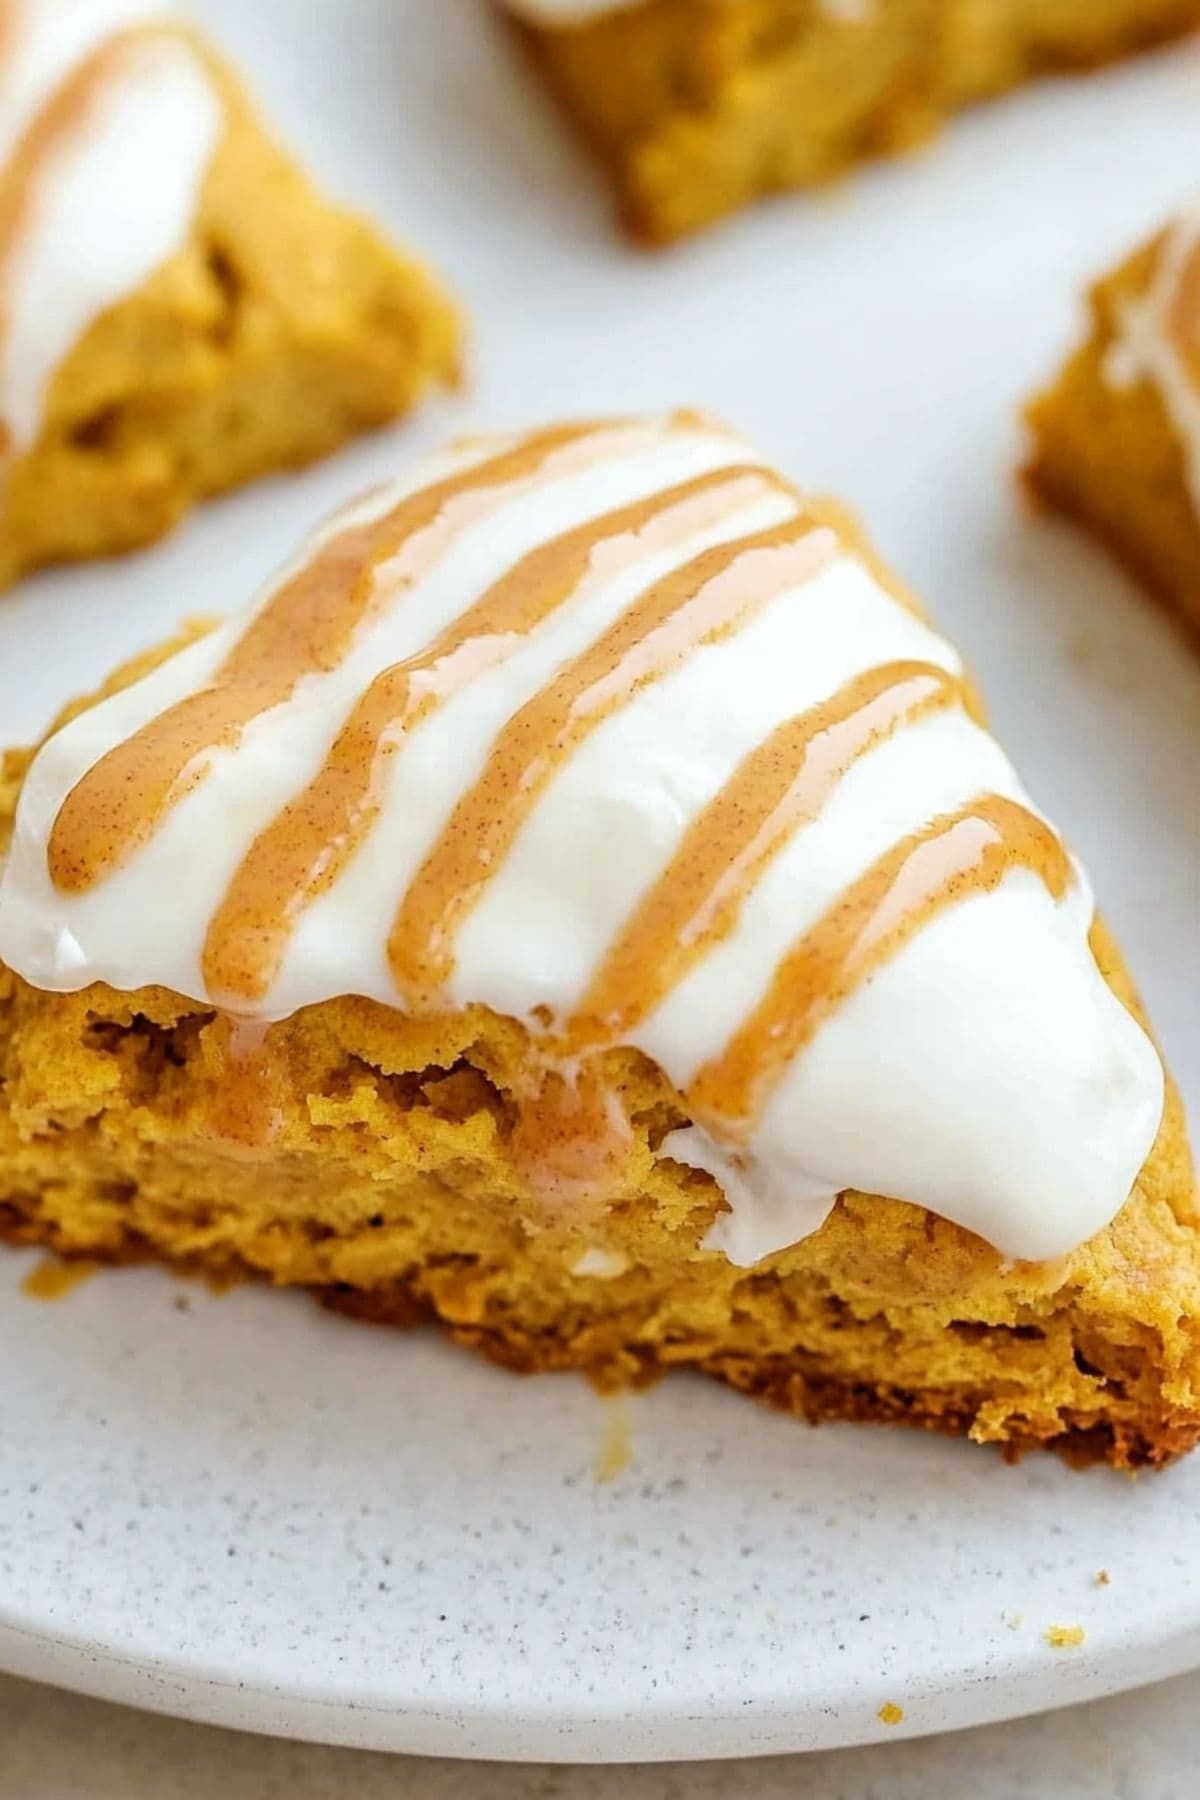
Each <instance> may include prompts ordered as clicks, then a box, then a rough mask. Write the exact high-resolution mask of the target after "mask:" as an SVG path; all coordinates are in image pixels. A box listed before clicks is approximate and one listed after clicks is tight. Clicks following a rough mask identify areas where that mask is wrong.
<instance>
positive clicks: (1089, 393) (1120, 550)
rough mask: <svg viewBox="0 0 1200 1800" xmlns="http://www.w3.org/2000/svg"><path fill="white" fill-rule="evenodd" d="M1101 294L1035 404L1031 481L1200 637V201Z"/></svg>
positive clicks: (1108, 280)
mask: <svg viewBox="0 0 1200 1800" xmlns="http://www.w3.org/2000/svg"><path fill="white" fill-rule="evenodd" d="M1090 298H1091V330H1090V332H1089V335H1088V337H1087V340H1086V342H1084V343H1083V344H1082V345H1081V346H1080V347H1079V349H1078V350H1076V351H1075V353H1074V354H1073V355H1072V356H1071V357H1070V359H1069V360H1068V362H1067V363H1066V365H1065V367H1064V368H1063V369H1062V371H1061V373H1060V375H1059V376H1058V379H1057V381H1056V382H1055V384H1054V386H1053V387H1051V388H1050V389H1048V390H1047V391H1046V392H1045V393H1044V394H1040V395H1039V396H1038V397H1037V398H1036V399H1035V400H1034V401H1033V403H1032V404H1031V405H1030V407H1029V409H1028V414H1027V418H1028V422H1029V425H1030V427H1031V429H1032V432H1033V440H1034V442H1033V455H1032V457H1031V460H1030V463H1029V467H1028V469H1027V471H1026V474H1027V476H1028V479H1029V482H1030V485H1031V486H1032V488H1033V490H1034V491H1035V493H1037V494H1038V495H1040V496H1041V497H1042V498H1043V499H1044V500H1046V501H1047V502H1049V503H1050V504H1051V505H1053V506H1057V507H1060V508H1061V509H1062V510H1063V511H1064V512H1066V513H1069V514H1071V515H1072V516H1074V517H1075V518H1077V519H1079V520H1080V521H1081V522H1082V523H1083V524H1085V525H1087V526H1089V527H1090V529H1091V530H1092V531H1094V532H1095V533H1096V534H1097V536H1098V537H1100V538H1102V539H1103V540H1104V542H1105V543H1106V544H1107V545H1108V546H1109V547H1110V549H1112V550H1113V551H1115V553H1116V554H1117V555H1118V556H1119V557H1120V558H1121V559H1122V561H1123V562H1124V563H1125V564H1126V565H1127V566H1128V567H1129V568H1130V569H1131V570H1132V572H1133V573H1134V574H1135V575H1137V576H1138V577H1139V578H1140V579H1141V580H1142V581H1144V582H1145V583H1146V584H1147V586H1148V587H1149V588H1150V589H1151V591H1152V592H1153V593H1155V594H1156V595H1157V596H1158V597H1159V598H1160V599H1161V600H1162V601H1163V602H1164V603H1165V604H1166V605H1167V606H1168V607H1169V608H1170V609H1171V611H1172V612H1173V613H1174V614H1175V615H1176V616H1177V617H1178V618H1179V619H1180V620H1181V621H1182V622H1183V624H1184V625H1185V626H1186V627H1187V628H1188V629H1189V631H1190V632H1191V633H1192V634H1193V637H1194V638H1195V639H1196V641H1197V642H1200V199H1198V200H1196V201H1194V202H1193V203H1192V204H1191V205H1190V206H1188V207H1187V208H1185V209H1184V210H1183V211H1182V212H1181V213H1180V214H1179V215H1178V217H1176V218H1175V219H1173V220H1172V221H1171V223H1170V224H1169V225H1168V226H1167V227H1166V228H1165V229H1164V230H1163V231H1161V232H1160V233H1159V234H1158V235H1157V236H1156V237H1155V238H1153V239H1152V240H1151V241H1150V242H1149V243H1147V244H1144V245H1143V246H1142V247H1141V248H1140V249H1139V250H1138V251H1136V252H1135V253H1134V254H1133V255H1132V256H1130V257H1129V258H1128V259H1127V261H1125V262H1124V263H1122V264H1121V266H1120V267H1119V268H1117V269H1115V270H1114V271H1113V272H1112V273H1111V274H1109V275H1107V276H1105V278H1104V279H1103V280H1102V281H1100V282H1098V283H1097V284H1096V286H1095V288H1094V289H1093V291H1092V294H1091V297H1090Z"/></svg>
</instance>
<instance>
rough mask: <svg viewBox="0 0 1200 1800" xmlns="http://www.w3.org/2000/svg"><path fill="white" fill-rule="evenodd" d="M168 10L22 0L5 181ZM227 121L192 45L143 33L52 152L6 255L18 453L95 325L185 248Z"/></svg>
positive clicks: (6, 103) (1, 78)
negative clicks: (86, 83) (59, 100)
mask: <svg viewBox="0 0 1200 1800" xmlns="http://www.w3.org/2000/svg"><path fill="white" fill-rule="evenodd" d="M160 11H161V8H156V7H151V6H150V5H148V4H145V3H143V0H16V10H15V13H14V15H13V24H12V35H11V41H10V42H9V43H7V44H6V45H5V46H4V54H3V60H2V62H0V178H3V175H4V172H5V168H6V166H11V163H12V159H13V158H14V157H17V156H19V155H20V153H21V146H22V143H23V141H24V140H25V138H26V134H27V133H29V132H31V131H36V130H37V128H38V120H39V115H41V114H42V112H43V109H45V108H46V107H48V106H53V105H54V103H55V98H56V95H58V94H59V93H60V92H61V88H62V83H63V82H64V81H67V80H69V79H70V77H71V75H72V73H73V72H74V71H76V70H77V69H78V68H79V67H80V66H81V64H82V63H83V62H84V61H85V60H86V58H87V57H88V56H89V55H91V54H92V53H94V52H96V51H98V50H100V49H101V48H102V46H103V45H105V44H106V43H107V42H109V41H110V40H112V39H113V38H114V37H115V36H116V35H117V34H118V33H120V32H121V31H122V30H124V29H126V28H128V27H130V26H135V25H138V24H141V23H144V22H145V21H146V20H147V19H148V18H150V17H152V16H154V14H156V13H157V12H160ZM222 122H223V115H222V110H221V104H220V101H219V99H218V96H217V94H216V93H215V91H214V89H213V86H212V83H211V81H210V80H209V78H208V75H207V74H206V72H205V70H204V68H203V67H202V65H201V63H200V62H199V60H198V59H197V57H196V56H195V55H194V53H193V52H192V51H191V49H190V48H189V47H188V45H187V43H186V41H185V40H184V39H183V38H181V37H174V36H171V35H169V34H162V35H159V34H147V35H146V36H145V37H144V38H137V39H135V40H132V41H131V42H130V43H129V44H128V47H127V50H126V51H125V53H124V54H123V55H122V56H121V58H120V60H119V62H117V63H116V64H115V65H113V66H112V67H111V68H109V69H107V70H106V71H105V73H104V74H103V75H102V76H101V77H99V78H98V80H97V83H96V86H95V88H94V90H93V91H92V92H91V94H90V95H89V96H88V98H87V100H86V101H85V103H84V104H83V105H82V107H81V108H80V110H79V113H78V115H77V116H76V117H75V118H73V119H72V120H71V122H70V124H69V125H68V126H67V128H66V129H65V130H64V131H62V132H61V133H59V134H56V135H55V136H54V138H53V140H52V141H51V142H50V143H49V144H48V146H47V148H46V150H45V153H44V155H43V156H42V157H40V158H39V161H38V165H37V168H36V170H35V172H34V175H33V179H32V185H31V189H30V193H29V202H28V207H27V210H26V211H25V212H24V213H23V216H22V219H21V223H20V228H19V231H18V235H17V237H16V240H15V242H14V243H13V244H12V246H11V247H10V249H9V251H8V254H7V256H3V257H0V318H2V320H3V324H2V326H0V425H2V426H3V427H5V428H6V429H7V432H8V434H9V440H10V448H15V449H22V448H26V447H27V446H28V445H29V444H30V443H31V442H32V441H33V440H34V439H35V438H36V436H37V432H38V428H39V425H40V423H41V418H42V413H43V407H44V403H45V397H46V393H47V391H48V389H49V386H50V383H51V381H52V380H53V377H54V374H55V372H56V370H57V369H58V368H59V366H60V365H61V363H62V362H63V360H64V358H65V357H66V356H67V355H68V354H69V352H70V351H71V349H72V348H73V347H74V345H75V344H76V343H77V342H78V341H79V339H80V338H81V337H82V336H83V334H84V333H85V332H86V330H87V329H88V327H89V326H90V325H91V324H92V323H93V322H94V321H95V320H96V319H97V318H98V317H99V316H100V315H101V314H102V313H103V312H104V311H105V310H106V309H107V308H108V307H110V306H112V305H113V304H114V303H115V302H117V301H118V300H121V299H123V298H125V297H126V296H127V295H129V294H131V293H133V292H135V291H136V290H137V289H138V288H139V287H140V286H141V285H142V284H143V282H145V281H146V280H147V279H148V278H149V277H150V276H151V275H152V274H153V273H154V271H155V269H157V268H158V267H159V266H160V265H161V264H162V263H163V262H165V261H166V260H167V259H168V258H169V257H170V256H171V255H172V254H174V253H175V251H177V250H178V249H179V248H180V247H181V246H182V244H183V243H184V242H185V240H186V237H187V233H188V230H189V227H190V224H191V220H192V217H193V214H194V211H195V205H196V199H197V195H198V191H199V187H200V184H201V182H202V180H203V177H204V173H205V170H206V168H207V166H208V164H209V161H210V159H211V157H212V154H213V151H214V149H215V148H216V145H217V142H218V139H219V136H220V132H221V129H222Z"/></svg>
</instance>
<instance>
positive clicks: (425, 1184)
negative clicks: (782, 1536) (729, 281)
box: [0, 413, 1200, 1466]
mask: <svg viewBox="0 0 1200 1800" xmlns="http://www.w3.org/2000/svg"><path fill="white" fill-rule="evenodd" d="M4 769H5V774H4V788H3V800H2V810H3V817H4V820H5V839H6V842H7V854H6V860H5V864H4V869H3V874H2V877H0V957H2V958H3V964H2V965H0V1220H2V1225H3V1230H4V1231H5V1233H6V1234H7V1235H8V1236H9V1237H10V1238H12V1239H14V1240H16V1241H18V1242H27V1243H39V1244H46V1245H50V1246H53V1247H55V1248H57V1249H59V1250H61V1251H64V1252H66V1253H74V1254H79V1255H86V1256H89V1257H99V1258H112V1259H117V1260H119V1259H121V1258H124V1257H130V1256H136V1255H141V1254H145V1253H148V1252H149V1253H153V1254H156V1255H159V1256H162V1257H164V1258H167V1259H170V1260H172V1261H174V1262H177V1263H180V1264H191V1265H199V1266H201V1267H206V1268H210V1269H213V1270H218V1271H221V1272H237V1271H243V1272H245V1271H248V1272H252V1273H254V1274H257V1275H261V1276H264V1277H266V1278H268V1279H269V1280H271V1281H274V1282H278V1283H288V1284H290V1283H299V1284H303V1285H306V1286H309V1287H312V1288H314V1289H316V1290H318V1291H319V1292H320V1293H321V1294H322V1295H323V1296H324V1297H326V1298H327V1299H328V1300H330V1301H331V1302H332V1303H333V1304H335V1305H336V1306H338V1307H341V1308H343V1309H344V1310H346V1311H348V1312H352V1313H356V1314H359V1315H361V1316H363V1317H365V1318H370V1319H377V1320H384V1321H386V1320H391V1321H396V1322H403V1323H408V1322H411V1321H414V1320H417V1319H423V1318H430V1319H439V1320H441V1321H442V1322H443V1323H444V1324H445V1325H446V1326H448V1327H449V1329H450V1330H451V1331H452V1332H453V1334H454V1335H455V1336H456V1337H457V1338H459V1339H460V1340H462V1341H463V1342H465V1343H469V1344H473V1345H476V1346H477V1347H479V1348H480V1349H482V1350H484V1351H486V1352H487V1353H488V1354H489V1355H491V1356H493V1357H495V1358H497V1359H498V1360H500V1361H501V1362H505V1363H508V1364H511V1365H513V1366H514V1367H516V1368H519V1369H528V1370H537V1369H551V1368H561V1367H578V1368H582V1369H585V1370H587V1371H588V1372H589V1373H591V1374H592V1375H593V1376H595V1377H596V1378H597V1379H599V1380H601V1381H605V1382H610V1383H618V1382H622V1381H636V1380H639V1379H642V1378H644V1377H647V1376H649V1375H652V1374H654V1373H656V1372H658V1371H661V1370H664V1369H667V1368H670V1367H672V1366H674V1365H677V1364H689V1365H694V1366H696V1367H699V1368H702V1369H706V1370H709V1371H711V1372H712V1373H713V1374H716V1375H719V1376H721V1377H723V1378H724V1379H725V1380H727V1381H730V1382H732V1383H734V1384H735V1385H736V1386H738V1387H740V1388H744V1389H746V1390H747V1391H749V1392H751V1393H756V1394H762V1395H765V1396H767V1397H769V1398H770V1399H772V1400H774V1401H776V1402H777V1403H778V1404H780V1405H781V1406H784V1407H786V1408H788V1409H790V1410H791V1411H793V1412H794V1413H797V1414H800V1415H803V1416H805V1417H807V1418H810V1419H821V1418H854V1419H881V1420H897V1421H902V1422H906V1423H909V1424H914V1425H919V1426H924V1427H927V1428H930V1429H936V1430H943V1431H952V1432H960V1433H968V1434H970V1435H971V1436H972V1437H974V1438H976V1439H979V1440H983V1441H992V1442H998V1443H1002V1444H1004V1445H1006V1446H1008V1447H1010V1448H1012V1449H1017V1448H1021V1447H1023V1446H1026V1445H1034V1444H1054V1445H1058V1446H1060V1447H1062V1448H1066V1449H1069V1450H1071V1451H1073V1452H1076V1453H1078V1454H1079V1455H1080V1456H1083V1457H1092V1458H1096V1457H1102V1458H1107V1459H1108V1460H1109V1461H1111V1462H1113V1463H1116V1464H1118V1465H1121V1466H1131V1465H1135V1464H1141V1463H1151V1464H1155V1463H1162V1462H1165V1461H1168V1460H1169V1459H1170V1458H1172V1457H1173V1456H1175V1455H1177V1454H1178V1453H1180V1452H1181V1451H1184V1450H1186V1449H1187V1448H1189V1447H1190V1445H1191V1444H1192V1443H1193V1442H1194V1440H1195V1438H1196V1435H1197V1431H1198V1429H1200V1347H1198V1343H1197V1324H1198V1321H1200V1234H1198V1230H1197V1211H1196V1204H1195V1189H1194V1180H1193V1174H1192V1168H1191V1162H1190V1158H1189V1152H1188V1148H1187V1143H1186V1139H1185V1133H1184V1125H1183V1120H1182V1116H1181V1112H1180V1107H1179V1103H1178V1100H1177V1098H1176V1096H1175V1094H1174V1092H1173V1090H1172V1088H1171V1086H1170V1084H1169V1082H1168V1081H1167V1080H1166V1078H1165V1077H1164V1074H1163V1069H1162V1064H1161V1062H1160V1060H1159V1057H1158V1054H1157V1052H1156V1050H1155V1048H1154V1046H1153V1044H1152V1042H1151V1039H1150V1037H1149V1035H1148V1033H1147V1029H1146V1026H1145V1024H1144V1021H1143V1019H1142V1015H1141V1012H1140V1009H1139V1007H1138V1004H1137V1001H1136V999H1135V997H1134V995H1133V993H1132V990H1131V987H1130V984H1129V980H1128V977H1127V975H1126V973H1125V970H1124V967H1123V965H1122V963H1121V960H1120V958H1119V956H1118V954H1117V951H1116V950H1115V948H1114V947H1113V945H1112V942H1111V941H1110V939H1109V938H1108V936H1107V935H1106V934H1105V932H1104V930H1103V928H1102V927H1101V925H1100V924H1099V923H1097V921H1096V918H1095V916H1094V909H1093V902H1092V895H1091V890H1090V888H1089V885H1088V881H1087V877H1086V875H1085V874H1084V872H1083V870H1082V869H1081V868H1080V866H1079V864H1078V863H1077V862H1076V861H1075V860H1074V858H1073V857H1072V856H1071V855H1070V854H1069V852H1068V851H1067V850H1066V849H1065V848H1064V846H1063V843H1062V841H1061V839H1060V838H1059V836H1058V834H1057V833H1056V831H1055V830H1054V829H1053V827H1052V826H1051V825H1050V824H1049V823H1048V822H1047V821H1046V820H1045V819H1044V817H1043V816H1042V815H1041V814H1040V813H1039V812H1037V811H1036V810H1035V808H1034V807H1033V805H1032V803H1031V802H1030V800H1029V799H1028V797H1027V795H1026V794H1025V792H1024V790H1023V788H1022V787H1021V785H1020V782H1019V781H1018V778H1017V776H1016V775H1015V773H1014V771H1013V769H1012V766H1011V764H1010V763H1009V762H1008V761H1007V759H1006V758H1005V756H1004V755H1003V753H1002V752H1001V750H1000V748H999V746H998V745H997V744H996V742H995V741H994V739H993V738H992V737H991V736H990V735H989V734H988V732H987V730H986V728H985V726H984V725H983V723H982V721H981V717H980V712H979V707H978V703H977V701H976V699H975V697H974V695H973V693H972V691H971V689H970V687H969V685H968V683H967V682H966V681H965V679H964V676H963V671H962V665H961V662H960V659H959V657H958V655H957V653H956V652H955V651H954V649H953V648H952V647H951V646H950V645H949V644H948V643H947V642H946V640H945V639H944V638H942V637H940V636H938V635H937V634H936V633H935V632H934V631H933V629H932V628H931V627H930V626H929V625H928V624H927V623H926V622H925V621H924V619H923V617H922V615H921V613H920V611H919V609H918V607H917V605H916V603H915V601H913V599H912V598H911V597H910V596H909V595H908V594H907V593H906V592H905V591H904V589H903V588H902V587H900V585H899V584H898V583H897V582H896V581H895V580H894V579H893V578H892V577H891V576H890V575H889V574H888V572H887V570H886V569H885V568H884V567H883V566H882V564H881V563H880V562H879V560H878V558H877V557H876V556H875V555H874V554H873V553H872V551H871V550H870V548H869V546H868V544H867V543H866V541H865V540H864V539H863V537H862V536H861V534H860V533H859V532H858V530H857V529H856V527H855V526H854V524H853V523H852V521H851V520H850V519H849V518H848V517H847V515H845V514H844V513H843V512H842V511H841V510H840V509H838V508H837V507H836V506H835V505H833V504H832V503H829V502H823V501H820V500H816V499H813V498H811V497H810V496H808V495H806V494H803V493H801V492H799V491H798V490H797V489H796V488H795V487H793V486H792V485H791V484H790V483H789V482H788V481H786V480H785V479H783V477H781V476H780V475H779V474H777V473H776V472H775V471H774V470H772V469H771V468H770V467H768V466H766V465H765V464H764V463H763V462H762V461H761V459H760V458H759V457H758V456H757V455H756V454H755V453H754V451H753V450H752V449H750V448H749V447H748V446H747V445H746V444H745V443H744V442H742V441H740V440H739V439H738V438H736V437H735V436H733V435H732V434H730V433H729V432H727V431H725V430H723V429H722V428H720V427H719V426H717V425H715V424H713V423H711V422H710V421H707V420H705V419H704V418H702V417H700V416H699V415H694V414H688V413H682V414H677V415H673V416H671V417H668V418H652V419H645V420H638V419H633V420H610V421H601V422H591V423H580V424H566V425H556V426H551V427H547V428H545V429H542V430H538V431H534V432H531V433H526V434H517V435H512V436H499V437H494V438H474V439H471V440H468V441H464V442H462V443H460V444H458V445H455V446H452V447H451V448H450V449H449V450H448V451H447V452H446V453H445V455H444V456H442V457H441V458H440V459H438V460H437V461H436V462H434V463H432V464H430V465H427V466H425V467H424V468H422V469H420V470H418V471H417V472H416V473H414V474H413V475H411V476H409V477H407V478H405V479H402V480H399V481H397V482H395V483H393V484H391V485H389V486H386V487H384V488H381V489H379V490H377V491H375V492H374V493H372V494H370V495H368V496H367V497H366V498H364V499H363V500H362V501H361V502H359V503H357V504H356V505H354V506H351V507H350V508H348V509H346V510H345V511H343V512H342V513H340V514H339V515H337V516H336V517H334V518H333V519H332V520H330V521H329V522H328V523H327V524H326V525H325V526H324V527H323V528H322V529H321V530H320V531H319V532H317V534H316V535H315V536H314V537H312V538H311V539H310V540H309V542H308V543H307V544H306V545H305V546H303V547H302V549H301V550H300V552H299V553H298V555H297V557H296V558H295V559H294V560H293V561H292V562H291V563H290V564H289V565H288V567H287V568H286V569H285V571H284V572H283V573H282V575H280V576H279V577H278V579H277V580H275V581H273V582H272V583H270V584H269V585H268V586H267V588H266V589H265V590H264V592H263V593H262V594H261V595H260V596H259V597H258V598H257V599H256V600H255V601H254V602H253V603H252V604H251V606H250V607H249V608H248V610H246V611H245V612H243V613H241V614H239V615H238V616H236V617H235V618H234V619H233V620H232V621H231V622H229V623H227V624H224V625H221V626H217V627H212V628H209V629H205V630H201V629H199V628H198V629H197V630H196V631H195V632H193V633H192V634H191V636H190V637H189V638H188V639H187V640H186V641H181V642H179V643H176V644H175V645H173V646H169V647H168V648H167V649H166V650H164V651H163V652H162V653H161V654H160V655H159V656H157V657H150V658H147V659H145V660H144V661H143V662H142V664H141V665H134V666H133V667H130V668H127V669H125V670H123V671H121V672H120V673H119V674H118V675H117V676H115V677H114V678H113V679H112V680H111V681H110V682H109V683H108V685H107V687H106V688H105V689H104V690H102V692H101V693H100V694H99V695H97V696H95V697H93V698H92V699H91V700H89V701H86V702H81V703H79V704H78V705H77V706H75V707H74V708H72V709H71V711H70V713H69V714H68V715H67V716H66V717H65V718H64V719H63V720H62V721H60V723H59V725H58V727H57V729H55V730H54V731H53V733H52V734H51V735H50V736H49V737H48V738H47V739H46V741H45V742H44V743H43V744H42V745H41V746H40V748H38V749H37V750H36V751H35V752H13V753H11V754H10V755H9V757H8V759H7V761H6V763H5V765H4Z"/></svg>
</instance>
